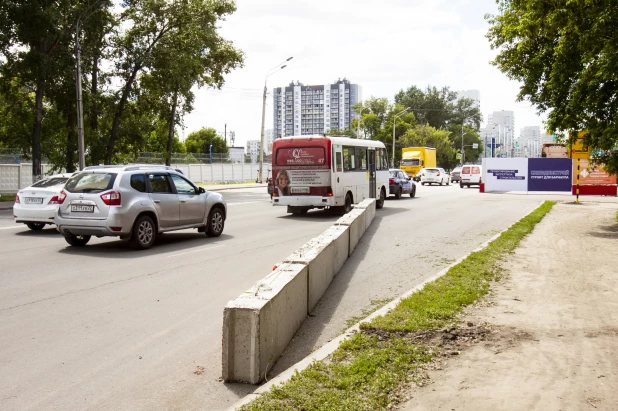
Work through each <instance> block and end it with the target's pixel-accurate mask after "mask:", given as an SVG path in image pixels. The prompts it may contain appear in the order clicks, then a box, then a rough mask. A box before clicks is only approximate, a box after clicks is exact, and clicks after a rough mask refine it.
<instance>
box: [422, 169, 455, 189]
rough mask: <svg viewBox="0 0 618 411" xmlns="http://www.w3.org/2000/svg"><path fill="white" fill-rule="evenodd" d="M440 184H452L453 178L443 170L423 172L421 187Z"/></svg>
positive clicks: (426, 170) (425, 170)
mask: <svg viewBox="0 0 618 411" xmlns="http://www.w3.org/2000/svg"><path fill="white" fill-rule="evenodd" d="M425 184H440V185H444V184H446V185H447V186H448V185H450V184H451V178H450V176H449V175H448V173H447V172H446V171H444V169H443V168H439V167H437V168H424V169H422V170H421V185H425Z"/></svg>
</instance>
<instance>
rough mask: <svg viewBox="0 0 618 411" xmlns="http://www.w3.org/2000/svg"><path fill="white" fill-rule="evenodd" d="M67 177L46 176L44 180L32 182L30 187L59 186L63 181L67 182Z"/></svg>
mask: <svg viewBox="0 0 618 411" xmlns="http://www.w3.org/2000/svg"><path fill="white" fill-rule="evenodd" d="M68 179H69V178H68V177H52V178H46V179H44V180H41V181H37V182H36V183H34V184H32V187H53V186H60V185H62V184H64V183H66V182H67V180H68Z"/></svg>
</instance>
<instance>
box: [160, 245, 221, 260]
mask: <svg viewBox="0 0 618 411" xmlns="http://www.w3.org/2000/svg"><path fill="white" fill-rule="evenodd" d="M219 247H225V246H223V245H215V246H213V247H202V248H198V249H197V250H191V251H187V252H184V253H178V254H172V255H168V257H178V256H179V255H185V254H191V253H197V252H198V251H206V250H212V249H213V248H219Z"/></svg>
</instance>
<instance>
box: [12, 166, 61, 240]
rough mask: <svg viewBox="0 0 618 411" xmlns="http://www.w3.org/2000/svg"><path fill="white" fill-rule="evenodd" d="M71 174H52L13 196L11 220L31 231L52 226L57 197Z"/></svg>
mask: <svg viewBox="0 0 618 411" xmlns="http://www.w3.org/2000/svg"><path fill="white" fill-rule="evenodd" d="M71 175H72V173H64V174H54V175H52V176H49V177H45V178H43V179H42V180H39V181H37V182H36V183H34V184H32V185H31V186H30V187H27V188H24V189H22V190H19V191H18V192H17V194H16V195H15V204H14V205H13V218H14V219H15V222H16V223H23V224H26V225H27V226H28V228H29V229H31V230H42V229H43V228H44V227H45V225H46V224H54V218H55V217H56V211H57V210H58V196H59V195H60V191H61V190H62V187H63V186H64V184H65V183H66V182H67V180H68V179H69V177H71Z"/></svg>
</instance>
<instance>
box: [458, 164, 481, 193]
mask: <svg viewBox="0 0 618 411" xmlns="http://www.w3.org/2000/svg"><path fill="white" fill-rule="evenodd" d="M482 182H483V166H477V165H470V164H469V165H465V166H463V167H461V173H460V174H459V187H461V188H463V187H464V186H468V187H470V186H480V185H481V183H482Z"/></svg>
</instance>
